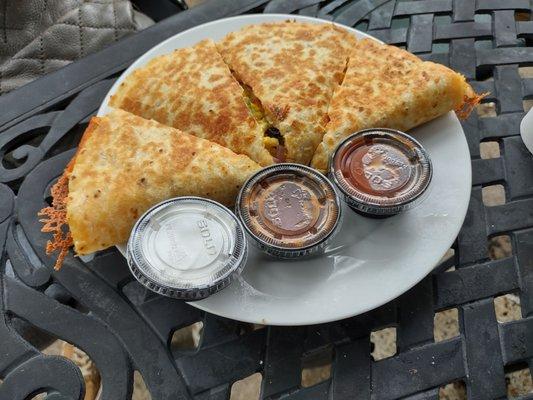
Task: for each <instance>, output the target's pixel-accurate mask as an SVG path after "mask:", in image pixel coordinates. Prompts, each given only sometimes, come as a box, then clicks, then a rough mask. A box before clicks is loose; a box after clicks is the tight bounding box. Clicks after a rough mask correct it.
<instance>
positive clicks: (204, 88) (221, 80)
mask: <svg viewBox="0 0 533 400" xmlns="http://www.w3.org/2000/svg"><path fill="white" fill-rule="evenodd" d="M109 104H110V105H111V106H112V107H116V108H121V109H123V110H126V111H129V112H131V113H133V114H136V115H139V116H141V117H143V118H147V119H154V120H156V121H158V122H160V123H162V124H165V125H168V126H172V127H174V128H177V129H180V130H182V131H183V132H185V133H189V134H191V135H194V136H197V137H200V138H203V139H207V140H210V141H212V142H215V143H218V144H220V145H222V146H225V147H228V148H230V149H231V150H233V151H234V152H235V153H238V154H246V155H247V156H249V157H250V158H251V159H253V160H255V161H256V162H258V163H259V164H261V165H269V164H272V163H273V162H274V161H275V160H274V157H273V155H272V154H271V153H270V152H269V151H268V150H267V149H266V148H265V144H264V142H263V132H264V128H263V127H262V126H260V124H259V123H258V122H257V121H256V120H255V119H254V117H253V115H252V113H251V111H250V110H249V109H248V108H247V107H246V104H245V102H244V98H243V89H242V88H241V87H240V86H239V84H238V82H237V81H236V80H235V79H234V78H233V76H232V75H231V73H230V70H229V69H228V67H227V66H226V64H224V61H223V60H222V57H221V56H220V54H219V53H218V51H217V48H216V46H215V44H214V42H213V41H212V40H204V41H202V42H200V43H198V44H197V45H195V46H193V47H188V48H183V49H177V50H174V51H173V52H172V53H170V54H166V55H162V56H158V57H155V58H153V59H152V60H151V61H150V62H148V64H146V65H145V66H143V67H140V68H138V69H136V70H134V71H133V72H132V73H131V74H130V75H128V76H127V77H126V78H125V79H124V81H123V82H122V83H121V85H120V86H119V87H118V89H117V90H116V92H115V93H114V95H113V96H112V97H111V99H110V102H109ZM272 153H273V154H275V150H273V151H272Z"/></svg>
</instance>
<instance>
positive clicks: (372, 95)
mask: <svg viewBox="0 0 533 400" xmlns="http://www.w3.org/2000/svg"><path fill="white" fill-rule="evenodd" d="M469 99H473V101H477V100H478V97H476V96H475V94H474V92H473V90H472V88H471V87H470V86H469V85H468V84H467V83H466V81H465V78H464V77H463V76H462V75H460V74H458V73H456V72H454V71H452V70H451V69H449V68H447V67H445V66H443V65H440V64H435V63H432V62H424V61H422V60H420V59H419V58H418V57H417V56H415V55H413V54H411V53H409V52H407V51H405V50H402V49H399V48H397V47H394V46H388V45H384V44H380V43H378V42H376V41H374V40H370V39H365V40H361V41H359V42H358V43H357V46H356V47H355V49H354V51H353V52H352V53H351V55H350V61H349V62H348V69H347V70H346V76H345V77H344V81H343V83H342V85H341V86H340V87H339V88H338V90H337V91H336V92H335V94H334V95H333V99H332V101H331V104H330V106H329V111H328V115H329V118H330V121H329V123H328V124H327V126H326V134H325V135H324V139H323V141H322V143H320V145H319V147H318V149H317V151H316V153H315V155H314V157H313V162H312V166H313V167H315V168H317V169H319V170H322V171H324V170H326V169H327V168H328V159H329V156H330V154H331V153H332V152H333V150H334V149H335V146H336V145H337V144H338V143H339V142H340V141H341V140H342V139H343V138H345V137H346V136H348V135H350V134H351V133H354V132H356V131H358V130H361V129H366V128H393V129H399V130H408V129H411V128H414V127H416V126H418V125H420V124H422V123H424V122H427V121H430V120H432V119H434V118H436V117H438V116H440V115H442V114H445V113H447V112H448V111H451V110H454V109H457V108H460V107H461V106H462V105H463V103H465V102H468V101H470V100H469Z"/></svg>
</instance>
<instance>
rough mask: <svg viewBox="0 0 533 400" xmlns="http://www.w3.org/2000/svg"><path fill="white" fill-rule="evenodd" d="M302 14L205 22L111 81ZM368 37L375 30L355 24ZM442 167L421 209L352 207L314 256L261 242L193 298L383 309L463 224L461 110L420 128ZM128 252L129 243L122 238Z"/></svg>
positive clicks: (246, 307)
mask: <svg viewBox="0 0 533 400" xmlns="http://www.w3.org/2000/svg"><path fill="white" fill-rule="evenodd" d="M286 19H296V20H298V21H304V22H310V23H331V22H326V21H322V20H319V19H315V18H309V17H301V16H295V15H273V14H270V15H269V14H265V15H245V16H239V17H233V18H227V19H222V20H218V21H214V22H210V23H207V24H204V25H200V26H197V27H195V28H192V29H190V30H188V31H185V32H182V33H180V34H177V35H176V36H173V37H171V38H169V39H167V40H166V41H164V42H162V43H160V44H159V45H157V46H155V47H154V48H153V49H151V50H149V51H148V52H147V53H145V54H144V55H143V56H142V57H140V58H139V59H138V60H137V61H136V62H134V63H133V64H132V65H131V66H130V68H128V69H127V70H126V71H125V72H124V73H123V74H122V76H121V77H120V78H119V79H118V80H117V82H116V83H115V85H114V86H113V87H112V88H111V90H110V92H109V94H108V95H107V97H106V98H105V100H104V102H103V104H102V106H101V107H100V110H99V111H98V115H103V114H105V113H106V112H107V111H108V107H107V102H108V99H109V96H110V95H111V94H112V93H113V92H114V91H115V89H116V88H117V86H118V85H119V84H120V82H121V81H122V80H123V79H124V78H125V77H126V76H127V75H128V74H130V73H131V72H132V71H133V70H134V69H135V68H138V67H140V66H142V65H144V64H145V63H147V62H148V61H149V60H150V59H152V58H153V57H155V56H158V55H160V54H166V53H169V52H171V51H172V50H174V49H176V48H180V47H186V46H191V45H194V44H195V43H197V42H199V41H200V40H203V39H206V38H211V39H214V40H219V39H222V38H223V37H224V36H225V35H226V34H227V33H229V32H233V31H237V30H239V29H240V28H241V27H243V26H245V25H249V24H258V23H263V22H272V21H280V20H286ZM339 26H341V27H343V28H345V29H346V30H347V31H349V32H351V33H353V34H354V35H355V36H356V37H358V38H363V37H369V36H368V35H367V34H365V33H362V32H359V31H357V30H355V29H351V28H348V27H345V26H343V25H339ZM410 133H411V134H413V136H414V137H416V138H417V139H418V140H419V141H420V142H421V143H422V145H423V146H424V147H425V148H426V150H427V151H428V152H429V154H430V156H431V159H432V161H433V166H434V174H433V181H432V182H431V185H430V188H429V192H430V193H429V196H428V197H427V199H426V200H425V201H424V202H423V203H422V204H421V205H420V206H418V207H417V208H415V209H413V210H410V211H408V212H405V213H403V214H400V215H397V216H394V217H391V218H388V219H382V220H378V219H368V218H364V217H361V216H359V215H357V214H356V213H354V212H352V211H351V210H350V209H348V208H346V207H345V208H344V210H343V211H344V218H343V225H342V228H341V231H340V232H339V233H338V235H337V236H336V237H335V239H334V240H333V242H332V243H331V244H330V245H329V246H328V247H327V249H326V253H325V254H323V255H320V256H316V257H314V258H304V259H298V260H296V261H286V260H280V259H277V258H273V257H270V256H267V255H265V254H262V253H261V252H259V251H257V250H256V249H254V248H251V251H250V254H249V258H248V263H247V265H246V268H245V270H244V273H243V275H242V277H241V278H240V279H239V280H238V281H236V282H234V283H233V284H232V285H230V286H229V287H228V288H226V289H224V290H223V291H221V292H219V293H217V294H215V295H213V296H211V297H209V298H207V299H205V300H202V301H198V302H194V303H191V305H192V306H194V307H198V308H200V309H202V310H205V311H208V312H210V313H213V314H217V315H221V316H223V317H228V318H232V319H236V320H240V321H246V322H253V323H258V324H270V325H308V324H317V323H323V322H328V321H334V320H339V319H342V318H347V317H351V316H354V315H357V314H361V313H363V312H365V311H368V310H371V309H373V308H376V307H378V306H380V305H382V304H384V303H386V302H388V301H390V300H392V299H394V298H395V297H397V296H399V295H401V294H402V293H404V292H405V291H407V290H408V289H410V288H411V287H412V286H414V285H415V284H416V283H417V282H419V281H420V280H421V279H422V278H424V277H425V276H426V275H427V274H428V273H429V272H430V271H431V270H432V269H433V268H434V267H435V266H436V265H437V263H438V262H439V260H440V259H441V258H442V256H443V255H444V254H445V253H446V251H447V250H448V249H449V248H450V246H451V245H452V243H453V241H454V240H455V238H456V236H457V234H458V233H459V229H460V228H461V225H462V223H463V220H464V217H465V215H466V210H467V207H468V202H469V199H470V188H471V168H470V154H469V152H468V146H467V143H466V140H465V136H464V133H463V130H462V128H461V125H460V123H459V121H458V119H457V117H456V116H455V114H454V113H453V112H450V113H448V114H447V115H444V116H442V117H440V118H438V119H436V120H434V121H432V122H430V123H427V124H425V125H423V126H421V127H419V128H417V129H414V130H413V131H412V132H410ZM117 247H118V248H119V250H121V251H122V252H123V254H124V246H117Z"/></svg>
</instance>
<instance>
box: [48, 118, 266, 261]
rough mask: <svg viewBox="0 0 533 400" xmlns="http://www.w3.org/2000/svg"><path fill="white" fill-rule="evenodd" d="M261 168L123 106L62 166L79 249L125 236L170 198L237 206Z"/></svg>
mask: <svg viewBox="0 0 533 400" xmlns="http://www.w3.org/2000/svg"><path fill="white" fill-rule="evenodd" d="M259 168H260V167H259V165H258V164H256V163H255V162H254V161H252V160H250V159H249V158H248V157H247V156H244V155H237V154H235V153H233V152H232V151H231V150H229V149H227V148H225V147H222V146H220V145H218V144H216V143H212V142H209V141H207V140H204V139H200V138H197V137H195V136H192V135H188V134H185V133H182V132H180V131H178V130H177V129H174V128H171V127H167V126H164V125H161V124H159V123H158V122H155V121H150V120H145V119H143V118H140V117H138V116H135V115H133V114H130V113H127V112H125V111H122V110H114V111H112V112H111V113H109V114H107V115H106V116H104V117H95V118H93V119H92V120H91V122H90V124H89V126H88V128H87V130H86V132H85V134H84V136H83V139H82V143H81V144H80V147H79V149H78V152H77V154H76V156H75V159H74V160H73V161H72V162H71V164H70V165H69V167H68V168H67V170H66V171H65V177H66V178H67V179H68V182H67V183H68V196H67V197H66V222H67V224H68V227H69V229H70V234H71V236H72V241H73V244H74V250H75V251H76V253H77V254H88V253H92V252H94V251H97V250H102V249H105V248H107V247H110V246H113V245H116V244H119V243H123V242H125V241H127V239H128V237H129V235H130V231H131V229H132V227H133V225H134V223H135V221H136V220H137V219H138V218H139V217H140V215H141V214H142V213H143V212H145V211H146V210H147V209H148V208H150V207H151V206H152V205H154V204H157V203H159V202H160V201H163V200H165V199H168V198H172V197H176V196H201V197H207V198H210V199H213V200H216V201H219V202H221V203H223V204H226V205H232V204H233V202H234V201H235V197H236V195H237V193H238V191H239V189H240V187H241V186H242V184H243V183H244V181H245V180H246V179H247V178H248V176H249V175H251V174H252V173H253V172H255V171H257V170H258V169H259ZM58 193H59V192H58ZM45 215H48V216H50V214H45ZM54 218H56V219H57V218H58V216H57V215H56V216H54Z"/></svg>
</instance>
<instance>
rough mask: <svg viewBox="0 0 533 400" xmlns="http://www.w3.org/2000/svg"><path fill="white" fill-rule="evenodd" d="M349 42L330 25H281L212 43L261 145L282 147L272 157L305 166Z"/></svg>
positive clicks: (257, 27) (348, 37)
mask: <svg viewBox="0 0 533 400" xmlns="http://www.w3.org/2000/svg"><path fill="white" fill-rule="evenodd" d="M355 41H356V40H355V38H354V36H353V35H351V34H350V33H348V32H346V31H345V30H343V29H341V28H339V27H337V26H335V25H333V24H307V23H300V22H295V21H284V22H278V23H265V24H259V25H250V26H247V27H244V28H243V29H242V30H240V31H237V32H234V33H230V34H229V35H227V36H226V37H225V38H224V39H223V40H222V41H221V42H220V43H218V44H217V46H218V49H219V51H220V53H221V54H222V57H223V58H224V61H225V62H226V63H227V64H228V66H229V67H230V69H231V71H232V72H233V74H234V76H235V77H236V78H237V80H238V81H239V82H240V83H241V84H242V85H243V86H244V87H245V93H246V94H247V96H248V102H249V103H250V104H251V105H252V107H253V108H254V110H255V114H256V118H257V119H259V120H261V121H264V124H265V125H267V126H268V129H267V131H266V136H267V138H265V141H267V142H268V141H270V142H271V143H272V144H273V145H275V146H280V145H281V146H283V148H282V149H284V153H285V154H284V155H283V156H282V157H278V158H282V159H283V160H285V161H289V162H297V163H301V164H309V162H310V161H311V157H312V156H313V153H314V151H315V148H316V147H317V145H318V144H319V143H320V141H321V139H322V136H323V135H324V127H325V126H326V123H327V108H328V104H329V102H330V99H331V96H332V94H333V92H334V90H335V89H336V88H337V86H338V85H339V84H340V83H341V81H342V78H343V75H344V70H345V68H346V62H347V59H348V53H349V51H350V49H351V48H352V47H353V46H354V45H355Z"/></svg>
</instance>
